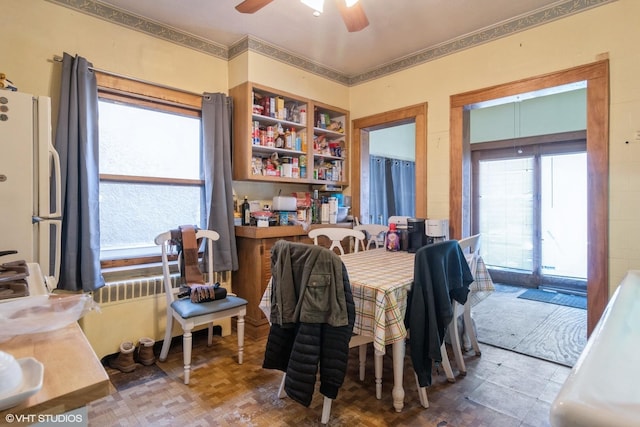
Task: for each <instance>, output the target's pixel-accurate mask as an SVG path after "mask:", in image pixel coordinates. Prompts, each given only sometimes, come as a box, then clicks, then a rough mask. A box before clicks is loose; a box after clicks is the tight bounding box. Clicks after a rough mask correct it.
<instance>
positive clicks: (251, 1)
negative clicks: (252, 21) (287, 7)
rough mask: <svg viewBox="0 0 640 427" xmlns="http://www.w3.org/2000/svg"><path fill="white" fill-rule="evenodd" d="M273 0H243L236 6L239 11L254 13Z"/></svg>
mask: <svg viewBox="0 0 640 427" xmlns="http://www.w3.org/2000/svg"><path fill="white" fill-rule="evenodd" d="M272 1H273V0H244V1H243V2H242V3H240V4H238V5H237V6H236V10H237V11H238V12H240V13H255V12H257V11H259V10H260V9H262V8H263V7H265V6H266V5H268V4H269V3H271V2H272Z"/></svg>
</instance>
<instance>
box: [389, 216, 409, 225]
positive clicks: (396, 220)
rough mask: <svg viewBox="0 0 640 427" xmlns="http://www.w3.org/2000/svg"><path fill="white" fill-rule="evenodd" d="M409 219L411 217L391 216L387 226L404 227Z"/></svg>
mask: <svg viewBox="0 0 640 427" xmlns="http://www.w3.org/2000/svg"><path fill="white" fill-rule="evenodd" d="M409 218H411V217H410V216H401V215H391V216H390V217H389V219H388V220H387V224H396V225H401V226H406V225H407V221H408V220H409Z"/></svg>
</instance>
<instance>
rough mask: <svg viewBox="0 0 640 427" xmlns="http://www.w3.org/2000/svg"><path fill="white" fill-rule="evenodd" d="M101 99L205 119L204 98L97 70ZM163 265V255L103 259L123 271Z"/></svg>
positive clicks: (138, 179)
mask: <svg viewBox="0 0 640 427" xmlns="http://www.w3.org/2000/svg"><path fill="white" fill-rule="evenodd" d="M94 73H95V76H96V82H97V87H98V99H99V100H101V99H104V100H108V101H113V102H118V103H122V104H128V105H132V106H135V107H141V108H148V109H153V110H158V111H164V112H167V113H173V114H181V115H185V116H191V117H197V118H199V119H202V96H201V95H197V94H195V93H189V92H185V91H181V90H179V89H176V88H171V87H168V86H164V85H160V84H155V83H151V82H147V81H142V80H138V79H132V78H129V77H125V76H120V75H115V74H109V73H104V72H100V71H97V70H95V71H94ZM99 179H100V181H110V182H126V183H145V184H158V183H161V184H181V185H197V186H204V180H196V179H180V178H166V179H165V178H159V177H144V176H128V175H113V174H100V176H99ZM159 262H161V257H160V255H147V256H133V257H118V258H115V257H114V258H112V259H103V260H101V261H100V265H101V268H102V269H103V270H107V269H121V268H125V267H132V266H142V265H149V264H156V263H159Z"/></svg>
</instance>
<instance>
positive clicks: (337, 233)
mask: <svg viewBox="0 0 640 427" xmlns="http://www.w3.org/2000/svg"><path fill="white" fill-rule="evenodd" d="M308 235H309V237H310V238H312V239H313V244H314V245H318V237H319V236H325V237H327V238H329V239H330V240H331V246H330V247H329V249H330V250H333V249H334V248H338V250H339V251H340V255H344V248H343V247H342V240H344V239H346V238H348V237H353V238H354V240H355V242H354V245H353V247H354V252H359V248H360V246H361V245H362V246H363V247H364V240H365V235H364V233H363V232H362V231H359V230H353V229H350V228H338V227H335V228H334V227H326V228H316V229H315V230H311V231H310V232H309V234H308ZM372 342H373V337H368V336H364V335H357V334H354V335H353V336H352V337H351V340H349V348H354V347H358V360H359V362H360V366H359V368H360V370H359V374H360V375H359V377H360V381H364V374H365V365H366V362H367V344H369V343H372ZM374 357H375V359H374V371H375V376H376V397H377V398H378V399H382V380H378V378H382V356H381V355H380V356H378V355H375V356H374ZM285 395H286V393H285V392H284V376H283V378H282V382H281V384H280V390H279V391H278V396H279V397H284V396H285ZM330 414H331V399H329V398H328V397H325V398H324V402H323V405H322V418H321V420H320V422H321V423H322V424H326V423H327V422H328V421H329V416H330Z"/></svg>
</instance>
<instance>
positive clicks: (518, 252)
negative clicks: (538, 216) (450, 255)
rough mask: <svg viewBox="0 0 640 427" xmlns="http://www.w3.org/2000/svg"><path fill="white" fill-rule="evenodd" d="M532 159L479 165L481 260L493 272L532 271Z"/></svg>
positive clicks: (488, 162) (486, 161)
mask: <svg viewBox="0 0 640 427" xmlns="http://www.w3.org/2000/svg"><path fill="white" fill-rule="evenodd" d="M533 166H534V162H533V158H532V157H526V158H518V159H509V160H485V161H480V162H479V168H480V173H479V186H478V187H479V188H478V190H479V194H478V196H479V220H480V224H479V226H480V233H482V247H483V248H482V257H483V259H484V261H485V263H486V264H487V265H489V266H491V267H494V268H507V269H514V270H524V271H526V272H531V271H532V269H533V229H534V227H533V194H534V186H533V184H534V170H533Z"/></svg>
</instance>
